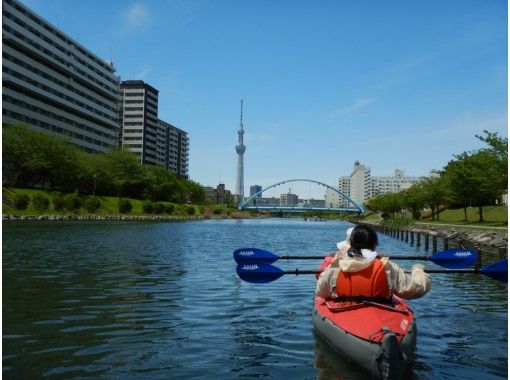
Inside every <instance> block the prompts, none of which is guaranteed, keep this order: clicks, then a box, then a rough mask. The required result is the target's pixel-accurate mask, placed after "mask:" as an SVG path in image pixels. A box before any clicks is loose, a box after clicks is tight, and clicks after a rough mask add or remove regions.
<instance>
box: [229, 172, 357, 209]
mask: <svg viewBox="0 0 510 380" xmlns="http://www.w3.org/2000/svg"><path fill="white" fill-rule="evenodd" d="M289 182H312V183H315V184H317V185H321V186H324V187H327V188H328V189H331V190H333V191H334V192H336V193H337V194H339V195H340V196H341V197H342V198H344V199H346V200H347V201H348V202H349V203H351V204H352V205H353V206H354V208H353V209H345V211H355V212H360V213H363V212H364V211H365V208H364V207H363V205H361V204H359V203H357V202H356V201H355V200H354V199H352V198H351V197H349V196H348V195H347V194H344V193H342V192H341V191H339V190H337V189H335V188H334V187H332V186H329V185H327V184H325V183H322V182H319V181H316V180H313V179H302V178H300V179H287V180H284V181H281V182H278V183H275V184H273V185H271V186H268V187H266V188H265V189H262V190H260V191H259V192H257V193H256V194H253V195H252V196H251V197H249V198H247V199H245V200H244V201H242V202H241V203H240V204H239V210H244V209H245V208H247V207H248V205H249V203H250V202H251V201H252V200H254V199H255V198H256V197H257V196H258V195H260V194H262V193H263V192H264V191H267V190H269V189H271V188H274V187H277V186H281V185H283V184H285V183H289Z"/></svg>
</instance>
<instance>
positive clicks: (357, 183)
mask: <svg viewBox="0 0 510 380" xmlns="http://www.w3.org/2000/svg"><path fill="white" fill-rule="evenodd" d="M348 195H349V196H350V197H351V198H352V199H353V200H354V201H356V202H357V203H363V202H365V201H366V200H367V199H368V198H370V197H371V195H372V186H371V176H370V168H369V167H367V166H365V165H362V164H360V162H359V161H356V162H355V163H354V166H353V168H352V174H351V176H350V178H349V194H348Z"/></svg>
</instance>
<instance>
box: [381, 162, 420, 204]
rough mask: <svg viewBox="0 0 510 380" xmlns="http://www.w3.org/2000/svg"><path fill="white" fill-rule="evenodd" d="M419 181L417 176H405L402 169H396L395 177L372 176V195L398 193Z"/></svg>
mask: <svg viewBox="0 0 510 380" xmlns="http://www.w3.org/2000/svg"><path fill="white" fill-rule="evenodd" d="M416 182H418V179H417V178H414V177H405V176H404V172H403V171H402V170H398V169H397V170H395V175H394V176H393V177H372V194H371V196H372V197H375V196H377V195H382V194H388V193H397V192H399V191H402V190H405V189H408V188H410V187H411V186H412V185H413V184H414V183H416Z"/></svg>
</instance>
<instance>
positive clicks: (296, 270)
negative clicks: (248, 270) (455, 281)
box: [282, 268, 483, 276]
mask: <svg viewBox="0 0 510 380" xmlns="http://www.w3.org/2000/svg"><path fill="white" fill-rule="evenodd" d="M322 272H323V271H320V270H305V269H298V268H296V269H294V270H284V271H282V273H283V274H295V275H296V276H297V275H299V274H317V273H322ZM405 272H406V273H411V271H409V270H406V271H405ZM425 273H483V272H481V271H480V270H479V269H425Z"/></svg>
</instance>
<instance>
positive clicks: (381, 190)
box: [338, 161, 418, 207]
mask: <svg viewBox="0 0 510 380" xmlns="http://www.w3.org/2000/svg"><path fill="white" fill-rule="evenodd" d="M416 182H418V178H416V177H406V176H405V175H404V172H403V171H402V170H400V169H396V170H395V174H394V176H391V177H372V175H371V172H370V168H369V167H367V166H365V165H362V164H360V162H359V161H356V162H355V163H354V166H353V169H352V173H351V175H350V176H343V177H340V178H339V180H338V188H339V191H340V192H342V193H343V194H346V195H348V196H349V197H351V198H352V199H353V200H354V201H356V202H357V203H364V202H366V201H367V200H368V199H369V198H371V197H374V196H377V195H383V194H388V193H396V192H399V191H401V190H405V189H407V188H409V187H411V186H412V185H413V184H414V183H416ZM348 205H349V202H348V201H347V200H346V199H344V198H343V197H341V198H340V206H341V207H344V206H348ZM350 206H352V205H350Z"/></svg>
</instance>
